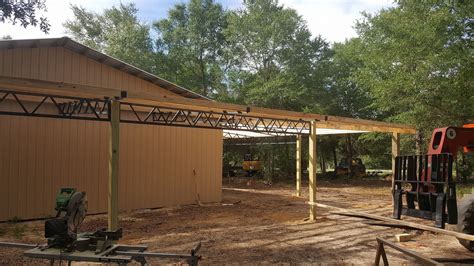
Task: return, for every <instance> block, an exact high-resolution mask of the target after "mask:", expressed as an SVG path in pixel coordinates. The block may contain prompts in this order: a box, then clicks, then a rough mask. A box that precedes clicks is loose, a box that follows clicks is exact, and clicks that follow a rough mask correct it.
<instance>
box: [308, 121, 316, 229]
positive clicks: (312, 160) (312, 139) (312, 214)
mask: <svg viewBox="0 0 474 266" xmlns="http://www.w3.org/2000/svg"><path fill="white" fill-rule="evenodd" d="M316 141H317V139H316V121H311V129H310V134H309V158H308V166H309V169H308V171H309V219H310V220H311V221H314V220H316V166H317V165H318V164H317V157H318V156H317V154H316Z"/></svg>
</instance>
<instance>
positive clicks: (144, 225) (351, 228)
mask: <svg viewBox="0 0 474 266" xmlns="http://www.w3.org/2000/svg"><path fill="white" fill-rule="evenodd" d="M389 191H390V182H387V181H382V180H359V181H351V182H347V181H345V180H340V181H331V182H328V181H320V182H319V183H318V190H317V192H318V195H317V199H318V202H319V203H322V204H327V205H331V206H336V207H340V208H350V209H357V210H363V211H365V212H368V213H374V214H380V215H386V216H390V214H391V209H390V204H391V197H390V194H389ZM293 193H294V188H293V186H291V185H284V184H278V185H272V186H268V185H264V184H260V183H257V184H252V185H250V186H248V185H247V184H246V183H245V182H233V183H230V184H229V183H227V184H224V189H223V201H222V203H216V204H205V205H203V206H199V205H190V206H180V207H175V208H166V209H156V210H142V211H136V212H132V213H123V214H122V215H121V222H120V225H121V226H122V227H123V229H124V238H122V239H121V241H120V242H121V243H124V244H146V245H148V246H149V251H159V252H177V253H187V252H188V251H189V250H190V249H191V248H192V246H194V245H195V244H196V243H197V242H198V241H201V242H202V249H201V251H200V254H201V255H202V256H203V259H202V261H201V262H202V263H204V264H222V263H235V264H250V263H264V264H275V263H285V264H286V263H289V264H302V263H305V264H306V263H325V264H338V265H342V264H371V263H373V260H374V257H375V251H376V240H375V238H376V237H384V238H387V239H392V238H393V235H395V234H398V233H403V232H410V233H413V234H416V237H415V238H414V239H413V240H411V241H409V242H406V243H403V245H404V246H406V247H408V248H411V249H413V250H415V251H418V252H420V253H422V254H425V255H427V256H430V257H434V258H440V257H442V258H471V259H474V253H470V252H468V251H467V250H465V249H464V248H463V247H462V246H461V245H460V244H459V243H458V242H457V240H456V239H455V238H453V237H450V236H445V235H437V234H433V233H428V232H419V231H418V232H417V231H406V230H403V229H395V228H387V227H380V226H373V225H367V224H365V223H364V222H367V221H368V220H365V219H360V218H350V217H344V216H339V215H335V214H330V213H329V212H330V211H331V209H328V208H318V209H317V215H318V219H317V221H316V222H309V221H306V220H305V218H306V217H307V216H308V205H307V204H306V203H305V201H306V199H307V186H304V193H303V197H301V198H297V197H294V196H293V195H292V194H293ZM233 203H236V204H233ZM404 219H407V220H413V221H419V220H415V219H410V218H404ZM421 222H423V223H426V224H431V222H429V221H421ZM105 226H106V217H105V215H94V216H88V217H87V218H86V221H85V222H84V224H83V226H82V227H81V231H93V230H95V229H97V228H99V227H105ZM15 228H17V229H16V231H17V234H16V235H17V236H16V237H15V236H14V235H15V233H14V232H15ZM18 228H24V229H20V230H19V229H18ZM42 228H43V221H33V222H25V223H17V224H6V223H4V224H0V233H3V235H2V236H0V241H15V242H27V243H42V242H43V241H44V240H43V238H42V234H43V232H42ZM22 230H24V233H23V234H18V231H22ZM19 235H20V236H19ZM387 255H388V258H389V261H390V262H393V263H397V264H400V263H403V262H412V261H410V260H409V259H408V258H406V257H405V256H403V255H402V254H401V253H398V252H396V251H394V250H391V249H387ZM40 262H42V261H32V260H30V259H27V258H23V257H22V256H21V250H16V249H2V248H0V263H2V264H11V263H34V264H36V263H40ZM150 262H152V263H163V262H167V263H169V262H176V261H162V260H161V261H158V260H151V261H150Z"/></svg>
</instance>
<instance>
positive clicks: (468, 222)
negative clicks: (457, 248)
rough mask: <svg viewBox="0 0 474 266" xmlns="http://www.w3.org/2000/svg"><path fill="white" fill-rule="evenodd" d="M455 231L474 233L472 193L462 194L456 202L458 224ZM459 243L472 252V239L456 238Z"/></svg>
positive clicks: (473, 248)
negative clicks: (457, 202)
mask: <svg viewBox="0 0 474 266" xmlns="http://www.w3.org/2000/svg"><path fill="white" fill-rule="evenodd" d="M456 231H458V232H460V233H465V234H469V235H474V194H468V195H464V197H463V198H462V199H461V201H460V202H459V204H458V224H457V226H456ZM458 240H459V243H461V245H463V246H464V247H465V248H467V249H468V250H469V251H471V252H474V241H468V240H464V239H458Z"/></svg>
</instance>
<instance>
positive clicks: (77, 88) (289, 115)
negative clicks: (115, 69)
mask: <svg viewBox="0 0 474 266" xmlns="http://www.w3.org/2000/svg"><path fill="white" fill-rule="evenodd" d="M0 87H4V88H14V89H18V90H22V91H28V92H38V90H40V91H41V92H49V93H55V94H58V93H59V94H62V95H81V96H88V95H95V97H97V95H103V96H107V97H115V96H119V95H120V91H119V90H114V89H110V88H102V87H96V86H89V85H83V84H72V83H65V82H53V81H45V80H36V79H25V78H16V77H0ZM126 101H127V102H131V103H137V104H149V105H160V106H163V107H176V108H190V109H194V110H203V111H216V112H217V111H218V112H223V111H226V112H240V113H246V114H248V115H256V116H261V117H268V118H283V119H301V120H305V121H312V120H316V121H318V127H320V128H334V129H347V130H364V131H376V132H396V133H402V134H415V133H416V130H415V128H414V127H412V126H408V125H403V124H396V123H387V122H380V121H372V120H364V119H354V118H347V117H339V116H327V115H320V114H312V113H301V112H294V111H287V110H277V109H269V108H261V107H253V106H244V105H238V104H230V103H220V102H214V101H209V100H198V99H189V98H182V97H178V96H174V95H169V94H159V93H150V92H134V91H128V98H127V99H126Z"/></svg>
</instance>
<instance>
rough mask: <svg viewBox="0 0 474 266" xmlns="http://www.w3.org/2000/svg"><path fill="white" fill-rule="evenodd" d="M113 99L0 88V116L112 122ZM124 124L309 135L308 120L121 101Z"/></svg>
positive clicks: (274, 134) (281, 134)
mask: <svg viewBox="0 0 474 266" xmlns="http://www.w3.org/2000/svg"><path fill="white" fill-rule="evenodd" d="M110 102H111V100H110V99H109V98H104V99H99V98H84V97H74V96H61V95H53V94H43V93H29V92H19V91H11V90H5V89H0V115H21V116H36V117H50V118H65V119H84V120H96V121H110V114H109V113H110V112H109V110H110ZM120 105H121V113H122V115H121V119H120V122H124V123H136V124H147V125H164V126H178V127H195V128H210V129H228V130H240V131H252V132H259V133H261V134H266V135H269V136H288V135H307V134H308V133H307V132H309V129H310V123H309V122H308V121H305V120H293V119H279V118H268V117H259V116H253V115H247V114H245V113H242V112H226V111H222V112H214V111H200V110H192V109H187V108H171V107H162V106H153V105H145V104H137V103H131V102H127V101H126V100H121V101H120Z"/></svg>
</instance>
